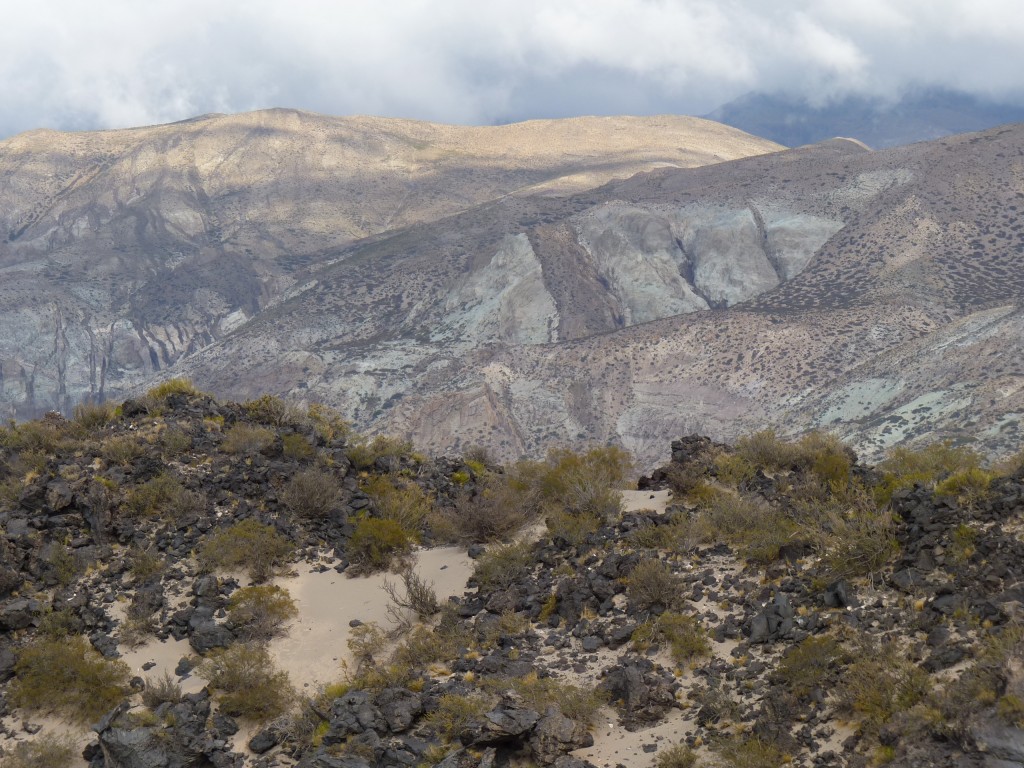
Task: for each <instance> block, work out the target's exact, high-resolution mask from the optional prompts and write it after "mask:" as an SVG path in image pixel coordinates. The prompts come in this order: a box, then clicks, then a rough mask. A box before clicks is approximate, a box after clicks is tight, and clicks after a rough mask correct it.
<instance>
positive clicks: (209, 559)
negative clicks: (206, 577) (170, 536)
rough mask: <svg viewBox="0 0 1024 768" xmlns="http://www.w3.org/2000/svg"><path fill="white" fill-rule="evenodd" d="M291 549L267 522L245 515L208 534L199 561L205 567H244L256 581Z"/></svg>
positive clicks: (207, 568)
mask: <svg viewBox="0 0 1024 768" xmlns="http://www.w3.org/2000/svg"><path fill="white" fill-rule="evenodd" d="M293 549H294V547H293V545H292V543H291V542H290V541H289V540H288V539H286V538H285V537H284V536H282V535H281V534H279V533H278V532H277V531H276V530H274V529H273V528H272V527H271V526H269V525H263V524H261V523H259V522H258V521H256V520H254V519H253V518H249V519H247V520H243V521H242V522H240V523H236V524H235V525H233V526H231V527H230V528H226V529H224V530H222V531H218V532H217V533H215V534H213V535H212V536H210V538H208V539H207V540H206V542H205V543H204V544H203V547H202V549H201V550H200V553H199V562H200V565H201V566H202V567H203V568H204V569H206V570H214V569H216V568H223V569H234V568H244V569H246V570H248V572H249V577H250V578H251V579H252V580H253V581H256V582H260V581H266V580H267V579H268V578H270V577H271V576H272V575H273V574H274V569H275V568H276V567H277V566H279V565H280V564H281V563H282V561H283V560H284V559H285V558H287V557H288V556H289V555H290V554H291V553H292V550H293Z"/></svg>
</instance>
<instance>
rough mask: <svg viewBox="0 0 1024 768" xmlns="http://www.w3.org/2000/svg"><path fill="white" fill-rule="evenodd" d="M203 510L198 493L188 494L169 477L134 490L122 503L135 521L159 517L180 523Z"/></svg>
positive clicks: (166, 476) (204, 501) (161, 477)
mask: <svg viewBox="0 0 1024 768" xmlns="http://www.w3.org/2000/svg"><path fill="white" fill-rule="evenodd" d="M205 506H206V499H205V497H204V496H203V495H202V494H201V493H197V492H195V491H190V490H188V489H187V488H185V487H184V486H183V485H182V484H181V482H180V481H179V480H178V479H177V478H176V477H174V476H173V475H171V474H169V473H164V474H161V475H157V476H156V477H154V478H153V479H152V480H147V481H146V482H145V483H143V484H142V485H140V486H137V487H136V488H133V489H132V490H131V491H130V492H129V493H128V496H127V498H126V499H125V508H126V510H127V511H128V512H129V513H130V514H131V515H132V516H134V517H161V518H165V519H168V520H181V519H183V518H185V517H187V516H189V515H193V514H196V513H197V512H200V511H201V510H202V509H203V508H204V507H205Z"/></svg>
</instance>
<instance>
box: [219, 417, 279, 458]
mask: <svg viewBox="0 0 1024 768" xmlns="http://www.w3.org/2000/svg"><path fill="white" fill-rule="evenodd" d="M274 439H275V433H274V431H273V430H272V429H268V428H267V427H257V426H253V425H252V424H245V423H242V422H239V423H238V424H235V425H234V426H232V427H231V428H230V429H229V430H228V431H227V432H226V433H225V434H224V440H223V441H222V442H221V444H220V447H221V450H222V451H224V452H225V453H240V454H247V453H259V452H260V451H263V450H265V449H267V448H269V447H270V446H271V445H272V444H273V442H274Z"/></svg>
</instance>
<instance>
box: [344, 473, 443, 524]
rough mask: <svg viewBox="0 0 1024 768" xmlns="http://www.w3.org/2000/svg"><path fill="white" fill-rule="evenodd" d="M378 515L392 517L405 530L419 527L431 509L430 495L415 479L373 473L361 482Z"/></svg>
mask: <svg viewBox="0 0 1024 768" xmlns="http://www.w3.org/2000/svg"><path fill="white" fill-rule="evenodd" d="M362 488H363V491H364V492H365V493H366V495H367V496H369V497H370V500H371V501H372V502H373V505H374V508H375V509H376V511H377V516H378V517H380V518H381V519H383V520H393V521H394V522H396V523H398V524H399V525H400V526H401V527H402V528H404V529H405V530H407V531H419V530H420V529H421V528H422V527H423V522H424V521H425V520H426V519H427V515H429V514H430V512H431V510H432V509H433V503H432V502H431V500H430V497H429V496H427V494H426V493H424V492H423V489H422V488H420V487H419V486H418V485H416V483H414V482H412V481H410V480H406V479H405V478H403V477H399V476H398V475H376V476H374V477H370V478H367V479H366V480H364V481H363V484H362Z"/></svg>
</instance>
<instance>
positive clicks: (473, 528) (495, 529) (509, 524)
mask: <svg viewBox="0 0 1024 768" xmlns="http://www.w3.org/2000/svg"><path fill="white" fill-rule="evenodd" d="M535 516H536V509H535V508H534V509H532V510H531V509H530V507H529V506H528V505H527V504H525V503H523V498H522V496H521V494H520V493H519V492H518V491H517V490H516V489H515V488H513V487H512V486H511V485H510V484H509V483H508V482H507V481H506V479H505V478H504V477H503V476H500V475H490V476H488V477H487V478H486V479H483V480H481V481H480V489H479V492H478V493H477V494H476V495H475V496H472V497H471V496H469V495H468V494H465V493H464V494H461V495H459V496H458V497H457V498H456V499H455V507H454V508H453V509H452V508H449V509H445V510H442V511H439V512H438V513H437V514H435V515H433V516H432V517H431V529H432V530H434V531H435V532H438V531H440V532H441V533H442V534H443V536H444V538H446V539H447V540H449V541H461V542H472V543H478V544H479V543H485V542H491V541H507V540H508V538H509V537H510V536H511V535H512V534H514V533H515V532H516V531H518V530H520V529H521V528H522V527H523V526H524V525H526V524H527V523H529V522H530V521H532V520H534V519H536V517H535Z"/></svg>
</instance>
